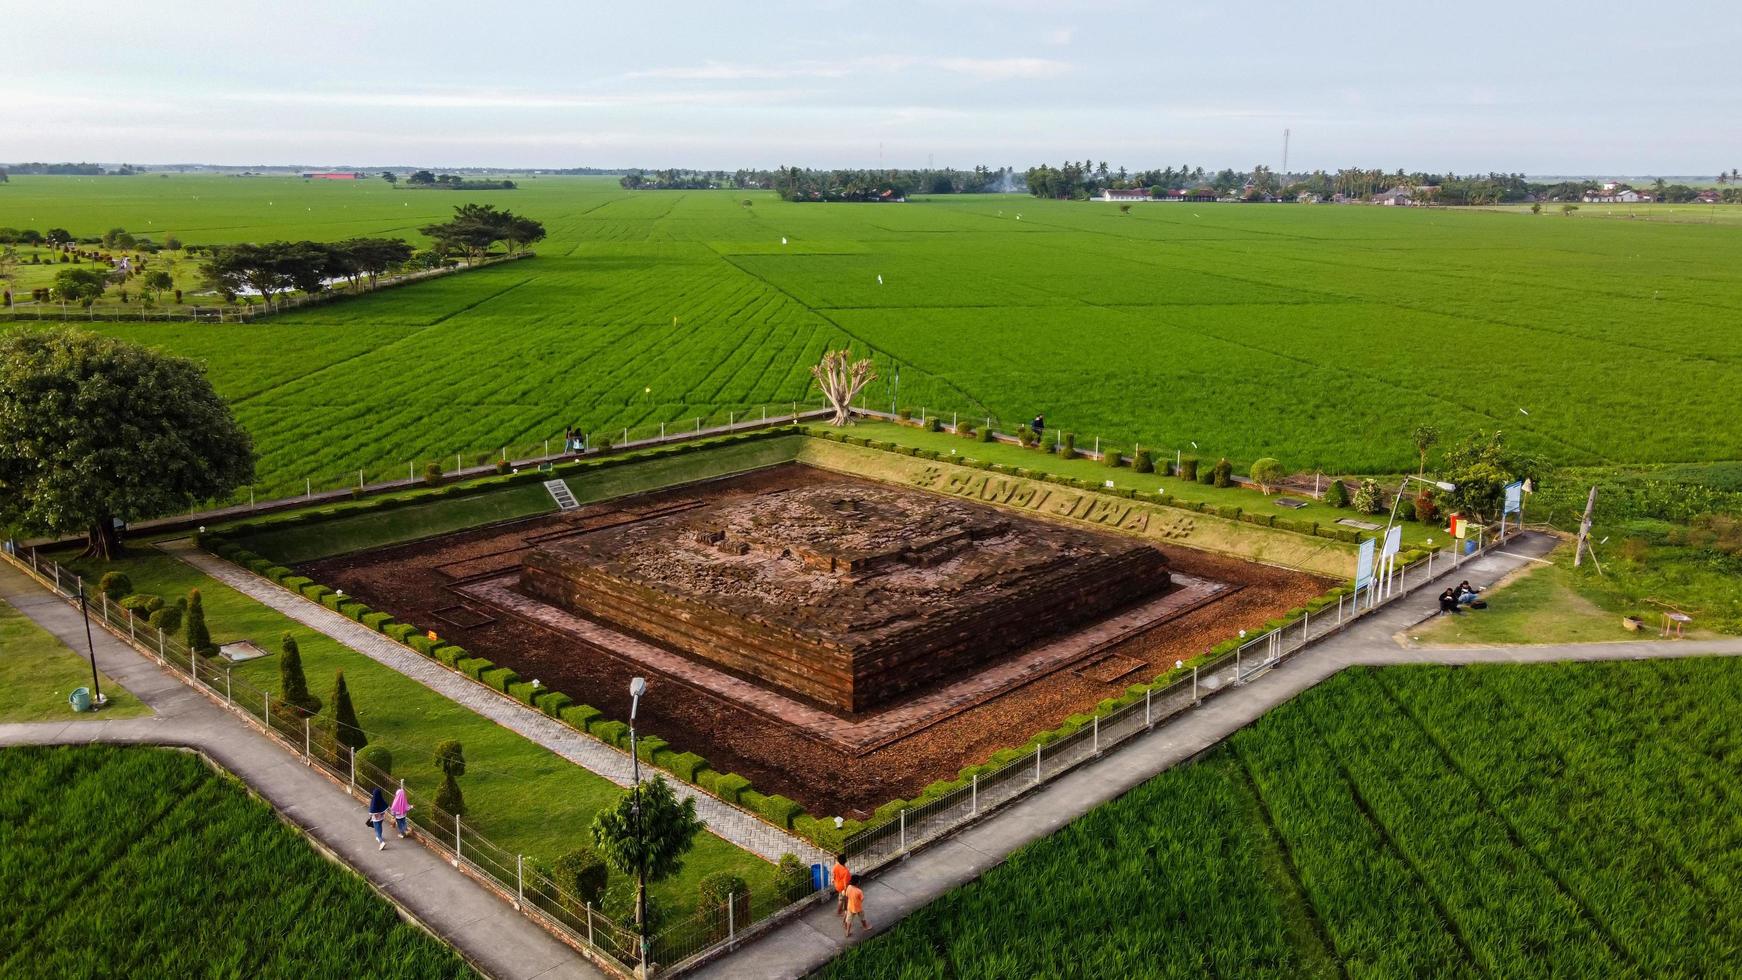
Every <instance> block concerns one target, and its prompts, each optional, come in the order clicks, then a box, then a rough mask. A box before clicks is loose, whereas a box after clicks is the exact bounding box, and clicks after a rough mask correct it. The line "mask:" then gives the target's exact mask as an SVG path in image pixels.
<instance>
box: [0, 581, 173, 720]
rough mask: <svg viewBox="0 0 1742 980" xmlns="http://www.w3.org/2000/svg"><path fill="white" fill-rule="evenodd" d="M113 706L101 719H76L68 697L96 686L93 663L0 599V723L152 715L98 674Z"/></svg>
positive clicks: (128, 694) (112, 682)
mask: <svg viewBox="0 0 1742 980" xmlns="http://www.w3.org/2000/svg"><path fill="white" fill-rule="evenodd" d="M99 676H100V677H101V678H102V684H103V695H104V696H105V697H107V698H108V699H109V702H108V705H107V706H106V707H104V708H103V709H102V711H101V712H100V713H98V714H88V715H75V714H73V710H72V708H71V707H70V706H68V704H67V696H68V695H70V694H72V692H73V689H74V688H76V687H90V686H91V665H90V662H89V661H88V660H86V659H85V658H83V657H81V656H79V655H78V654H76V653H74V652H73V651H72V650H69V649H68V648H67V647H66V645H65V644H63V643H61V641H59V640H57V639H55V638H54V636H53V635H52V634H50V633H49V632H48V631H47V630H45V629H43V628H42V627H40V626H38V625H36V624H35V623H33V622H31V621H30V619H29V618H28V617H26V616H25V615H24V614H23V613H21V612H19V611H18V610H16V609H14V608H12V606H11V605H9V604H8V603H7V602H6V601H5V600H4V599H0V722H6V721H58V720H62V719H69V718H133V717H137V716H139V715H148V714H151V709H150V708H148V707H146V706H145V705H144V704H142V703H140V701H139V699H138V698H136V697H134V696H133V695H132V694H130V693H128V691H127V689H126V688H124V687H122V686H121V685H120V684H117V683H116V682H115V681H113V680H110V679H109V676H108V675H107V674H103V673H101V672H100V671H99Z"/></svg>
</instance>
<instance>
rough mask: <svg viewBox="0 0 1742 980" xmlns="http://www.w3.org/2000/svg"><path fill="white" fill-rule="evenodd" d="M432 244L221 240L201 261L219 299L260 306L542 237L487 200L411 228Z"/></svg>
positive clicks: (536, 225)
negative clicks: (244, 295) (294, 293)
mask: <svg viewBox="0 0 1742 980" xmlns="http://www.w3.org/2000/svg"><path fill="white" fill-rule="evenodd" d="M418 230H419V231H420V232H422V233H423V234H424V235H425V236H426V237H428V238H429V240H430V242H431V243H432V247H431V248H429V249H427V250H425V251H421V252H419V251H416V250H414V249H413V248H412V247H411V245H410V244H409V243H408V242H406V241H405V240H404V239H402V238H351V239H347V240H345V241H341V242H311V241H300V242H267V243H265V244H253V243H241V244H236V245H221V246H216V247H214V248H212V249H211V254H210V256H209V257H208V258H207V259H206V260H205V263H204V264H203V265H202V267H201V268H202V271H203V272H204V273H205V275H206V278H207V279H208V280H209V281H210V282H211V283H212V284H213V285H214V286H215V287H217V289H218V290H219V291H220V292H222V293H223V294H224V295H225V296H226V297H229V298H233V297H235V296H236V294H238V293H240V292H242V291H243V290H244V289H247V290H251V291H253V292H255V293H258V294H259V295H260V296H261V298H262V299H264V300H266V301H267V302H268V303H270V302H271V301H272V298H273V297H274V296H277V295H279V294H280V293H284V292H287V291H289V290H298V291H300V292H304V293H310V294H313V293H319V292H322V291H323V290H325V289H326V288H327V287H328V286H329V285H330V284H332V283H334V282H336V281H339V280H345V281H347V282H349V283H350V285H351V287H352V288H353V289H355V288H356V286H357V284H358V283H359V281H361V280H365V279H366V280H368V283H369V286H370V288H374V287H375V285H376V282H377V280H378V279H379V277H380V276H382V275H384V274H386V273H388V272H391V271H393V270H396V269H401V268H408V269H412V270H415V269H433V268H436V267H438V266H440V265H443V264H444V263H447V262H449V261H450V257H452V256H456V255H457V256H461V257H463V258H464V259H465V261H466V264H467V265H472V264H475V263H476V262H477V261H478V260H479V259H481V258H484V257H485V256H486V255H488V254H489V252H490V250H491V249H492V248H494V247H495V246H496V245H498V244H501V245H504V246H505V247H506V248H507V252H508V254H509V255H514V254H516V253H518V252H519V251H520V250H521V249H522V248H524V247H525V246H527V245H531V244H533V243H535V242H538V241H542V240H543V239H544V234H545V232H544V225H543V224H542V223H540V222H538V221H535V220H533V219H531V218H523V217H520V216H519V215H516V214H515V213H513V212H512V211H499V210H497V209H496V208H495V207H494V206H493V205H489V204H462V205H460V206H458V207H456V208H454V216H453V217H452V218H450V219H448V220H447V221H442V222H438V223H435V224H430V225H425V226H423V227H422V228H420V229H418Z"/></svg>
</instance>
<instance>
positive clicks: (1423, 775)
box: [819, 658, 1742, 980]
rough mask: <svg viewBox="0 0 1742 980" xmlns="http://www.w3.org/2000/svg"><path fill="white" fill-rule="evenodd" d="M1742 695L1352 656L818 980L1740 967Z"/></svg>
mask: <svg viewBox="0 0 1742 980" xmlns="http://www.w3.org/2000/svg"><path fill="white" fill-rule="evenodd" d="M1739 700H1742V662H1738V661H1736V660H1733V659H1728V658H1709V659H1692V660H1679V661H1649V662H1637V663H1634V662H1629V663H1601V664H1554V665H1531V666H1512V665H1489V666H1481V667H1467V668H1447V667H1399V668H1388V669H1385V670H1370V669H1363V670H1355V671H1349V672H1345V673H1343V674H1340V675H1339V676H1337V677H1336V678H1333V679H1332V680H1330V681H1328V682H1326V683H1324V684H1321V685H1319V686H1318V687H1316V688H1314V689H1312V690H1310V691H1308V692H1306V693H1305V694H1303V695H1301V696H1300V697H1298V698H1296V699H1295V700H1293V701H1291V702H1289V703H1288V704H1285V705H1283V706H1282V707H1280V708H1278V709H1276V710H1275V711H1273V712H1271V713H1270V714H1268V715H1266V716H1265V717H1264V718H1262V719H1260V720H1259V721H1258V722H1257V723H1256V724H1254V725H1252V726H1251V727H1249V728H1247V729H1244V730H1242V731H1241V732H1239V733H1237V734H1236V735H1234V737H1233V738H1232V739H1230V740H1229V742H1228V743H1226V744H1224V745H1223V746H1221V747H1220V748H1218V749H1216V750H1215V751H1213V752H1212V753H1211V754H1210V755H1208V756H1207V757H1205V758H1204V759H1202V760H1201V761H1199V762H1197V763H1194V764H1190V765H1185V766H1181V767H1178V768H1175V769H1173V770H1170V771H1168V772H1166V773H1164V774H1162V775H1161V776H1159V777H1157V778H1155V779H1153V780H1151V781H1149V782H1148V783H1145V784H1144V785H1142V786H1140V787H1139V788H1137V789H1136V790H1134V791H1132V792H1131V793H1129V794H1128V795H1126V796H1124V797H1122V798H1121V799H1119V800H1117V801H1115V802H1113V803H1109V804H1107V805H1105V806H1102V807H1099V808H1098V809H1096V810H1094V811H1092V812H1091V813H1089V814H1088V815H1087V816H1085V817H1084V818H1082V819H1081V820H1078V821H1076V822H1075V823H1073V824H1071V825H1069V826H1067V827H1066V828H1064V829H1063V830H1061V831H1060V832H1058V833H1057V834H1054V835H1052V836H1050V837H1047V838H1045V839H1043V840H1040V841H1037V842H1036V843H1034V844H1031V845H1029V846H1027V847H1025V848H1023V849H1022V850H1020V851H1018V852H1016V853H1015V854H1014V855H1012V856H1011V857H1010V859H1009V860H1008V861H1006V862H1005V863H1003V864H1001V865H998V866H996V867H994V868H993V869H991V870H990V871H988V872H987V873H986V874H985V875H984V876H983V877H982V878H980V879H979V880H977V881H975V882H974V883H972V884H970V885H967V886H964V887H962V888H959V889H956V890H955V891H952V892H950V893H948V894H946V895H945V896H944V897H942V898H940V899H938V900H936V901H934V902H932V903H931V904H930V905H928V906H926V907H925V908H924V909H922V910H920V911H918V912H916V913H915V914H913V915H910V916H908V917H907V918H906V919H904V920H902V922H901V923H900V924H899V925H897V926H896V927H895V928H894V929H893V930H891V931H890V932H888V933H886V934H885V935H882V936H879V937H877V938H875V939H873V940H871V941H870V942H868V943H865V944H864V945H862V946H859V947H857V948H854V949H852V950H850V951H848V952H847V953H846V954H845V955H844V956H842V957H841V958H840V959H838V960H836V961H835V962H834V963H832V964H830V965H829V966H828V967H826V968H824V969H823V970H822V971H821V972H820V974H819V976H821V977H824V978H829V980H846V978H859V977H865V978H873V977H875V978H886V977H914V978H917V977H935V976H948V977H960V978H982V977H984V978H993V977H1011V976H1024V977H1028V976H1033V977H1040V976H1138V975H1141V976H1156V977H1182V978H1183V977H1202V976H1223V977H1278V978H1282V977H1288V978H1293V977H1325V978H1334V977H1426V976H1433V977H1480V976H1491V977H1508V978H1532V977H1545V978H1546V977H1624V978H1625V977H1639V978H1656V977H1695V976H1714V975H1729V974H1733V973H1734V972H1736V968H1737V966H1738V964H1742V924H1739V923H1742V862H1739V861H1738V855H1739V854H1742V818H1738V815H1737V814H1738V812H1739V810H1738V804H1739V803H1742V799H1739V798H1738V794H1737V789H1736V785H1735V780H1734V778H1733V772H1734V766H1735V760H1736V759H1737V758H1738V754H1739V753H1742V719H1739V716H1738V714H1737V712H1736V711H1735V710H1734V705H1736V704H1737V703H1739ZM866 912H867V914H868V916H869V917H870V919H871V921H872V922H874V923H875V922H877V921H878V914H879V910H878V909H877V908H876V907H875V906H874V905H873V906H870V907H868V908H867V909H866Z"/></svg>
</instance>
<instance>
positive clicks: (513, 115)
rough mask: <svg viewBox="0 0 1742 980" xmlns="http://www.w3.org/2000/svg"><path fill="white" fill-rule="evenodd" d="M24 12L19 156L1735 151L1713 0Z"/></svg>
mask: <svg viewBox="0 0 1742 980" xmlns="http://www.w3.org/2000/svg"><path fill="white" fill-rule="evenodd" d="M7 6H8V9H7V11H6V14H5V16H4V18H3V19H0V63H4V64H5V65H6V66H7V70H6V80H5V82H4V83H3V84H0V105H4V106H5V110H4V112H0V160H6V161H20V160H49V161H59V160H91V161H99V162H107V163H118V162H123V161H126V162H133V163H147V164H150V163H156V164H164V163H180V162H201V163H217V164H228V165H246V164H263V163H264V164H326V165H339V164H347V165H356V166H369V165H378V166H386V165H418V166H429V167H437V168H439V167H443V166H446V167H462V166H501V167H516V168H527V167H570V166H598V167H625V166H640V167H649V168H652V167H694V168H710V169H712V168H720V169H735V168H737V167H769V166H776V165H781V164H799V165H805V166H816V167H876V166H879V165H883V166H890V167H897V166H899V167H921V166H926V165H928V164H935V165H936V166H940V167H941V166H946V165H947V166H955V167H962V168H967V167H973V166H975V165H976V164H985V165H987V166H992V167H997V166H1005V165H1010V166H1014V167H1016V168H1017V169H1019V170H1021V169H1025V168H1026V167H1028V166H1031V165H1033V164H1036V163H1039V162H1043V161H1046V162H1053V163H1057V162H1060V161H1063V160H1066V159H1069V160H1082V159H1092V160H1095V161H1100V160H1106V161H1108V162H1110V163H1111V164H1112V165H1113V166H1114V167H1115V168H1117V167H1119V166H1127V167H1130V168H1132V169H1148V168H1150V167H1162V166H1168V165H1173V166H1178V165H1180V164H1187V163H1189V164H1192V165H1197V166H1205V167H1208V168H1211V169H1217V168H1220V167H1224V166H1231V167H1234V168H1236V169H1249V168H1251V167H1252V166H1253V165H1255V164H1259V163H1263V164H1266V165H1269V166H1271V167H1273V168H1280V167H1281V165H1282V162H1283V161H1282V153H1283V130H1284V129H1287V130H1290V131H1291V139H1290V147H1289V155H1288V165H1289V169H1291V170H1296V171H1298V170H1308V169H1314V168H1323V169H1327V170H1331V169H1335V168H1337V167H1342V166H1370V167H1371V166H1377V167H1383V168H1386V169H1394V168H1396V167H1403V168H1405V169H1409V170H1416V169H1420V170H1429V171H1453V172H1459V173H1466V172H1471V171H1484V172H1485V171H1488V170H1499V171H1506V172H1515V171H1516V172H1524V173H1529V174H1539V175H1547V174H1555V175H1584V174H1592V175H1600V174H1610V173H1616V174H1675V175H1702V174H1713V173H1716V172H1717V170H1718V169H1719V168H1729V167H1735V166H1742V72H1737V71H1735V70H1734V67H1733V66H1734V64H1735V61H1736V59H1737V57H1738V52H1742V18H1739V17H1736V16H1735V15H1734V12H1733V10H1732V9H1729V8H1727V7H1726V6H1725V5H1721V4H1718V3H1716V2H1708V3H1687V2H1681V0H1668V2H1663V3H1655V4H1651V5H1648V6H1647V7H1640V6H1638V5H1633V6H1630V7H1620V6H1613V7H1610V6H1606V5H1603V4H1593V3H1588V2H1587V3H1582V4H1572V3H1558V2H1556V3H1541V2H1533V0H1524V2H1514V3H1493V2H1489V0H1474V2H1472V3H1466V4H1463V5H1444V6H1426V7H1424V6H1420V5H1416V6H1410V5H1404V6H1399V7H1390V8H1387V7H1383V6H1373V5H1371V4H1363V5H1359V6H1356V5H1347V6H1345V5H1333V4H1322V3H1313V2H1310V0H1309V2H1306V3H1302V2H1298V0H1297V2H1292V3H1290V2H1280V0H1248V2H1245V3H1240V4H1213V3H1165V2H1161V3H1137V2H1126V0H1104V2H1098V3H1095V4H1093V5H1092V6H1087V5H1085V6H1082V7H1081V8H1080V9H1078V8H1077V6H1076V5H1073V4H1070V3H1068V2H1066V0H1048V2H1030V0H1001V2H990V0H988V2H979V0H956V2H945V0H934V2H890V3H877V4H871V3H838V2H830V0H818V2H810V3H783V2H763V3H757V4H746V3H732V2H729V0H728V2H719V0H714V2H710V3H706V4H692V3H688V2H666V3H661V4H658V5H656V6H649V5H647V4H643V3H612V4H601V3H597V2H593V0H568V2H547V0H516V2H514V3H508V4H490V3H480V2H476V0H473V2H469V3H452V2H448V0H423V2H418V3H406V2H394V3H384V2H378V0H347V2H342V3H340V2H329V0H298V2H294V3H274V4H267V3H263V2H260V0H223V2H209V0H158V2H154V3H140V2H138V0H93V2H88V3H84V4H80V5H77V10H76V11H74V10H73V8H69V7H68V6H67V5H66V4H60V3H18V4H8V5H7Z"/></svg>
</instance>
